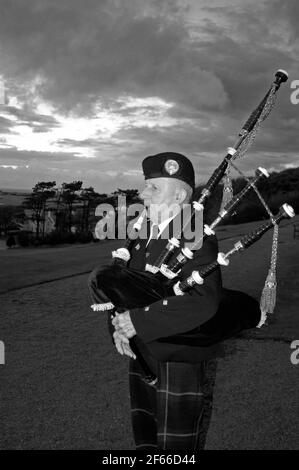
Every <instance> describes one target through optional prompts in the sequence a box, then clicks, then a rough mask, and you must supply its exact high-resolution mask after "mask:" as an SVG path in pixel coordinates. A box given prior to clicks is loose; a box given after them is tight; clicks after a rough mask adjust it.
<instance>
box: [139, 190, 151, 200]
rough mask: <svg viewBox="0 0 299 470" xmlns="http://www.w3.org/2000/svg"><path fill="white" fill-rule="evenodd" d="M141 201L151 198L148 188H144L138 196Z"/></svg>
mask: <svg viewBox="0 0 299 470" xmlns="http://www.w3.org/2000/svg"><path fill="white" fill-rule="evenodd" d="M140 197H141V199H150V197H151V191H150V189H149V188H144V190H143V191H142V193H141V194H140Z"/></svg>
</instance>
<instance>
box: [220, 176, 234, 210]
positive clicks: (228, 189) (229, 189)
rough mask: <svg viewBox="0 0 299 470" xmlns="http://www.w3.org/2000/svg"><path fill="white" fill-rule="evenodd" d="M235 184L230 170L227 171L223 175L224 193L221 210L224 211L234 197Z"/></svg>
mask: <svg viewBox="0 0 299 470" xmlns="http://www.w3.org/2000/svg"><path fill="white" fill-rule="evenodd" d="M233 195H234V194H233V185H232V180H231V177H230V176H229V171H227V172H226V173H225V175H224V177H223V195H222V202H221V208H220V211H222V210H223V209H224V208H225V206H226V204H228V203H229V202H230V201H231V200H232V198H233Z"/></svg>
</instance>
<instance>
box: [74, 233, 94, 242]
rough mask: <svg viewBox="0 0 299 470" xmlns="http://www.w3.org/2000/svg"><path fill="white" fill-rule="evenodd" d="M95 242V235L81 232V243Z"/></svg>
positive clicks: (79, 236)
mask: <svg viewBox="0 0 299 470" xmlns="http://www.w3.org/2000/svg"><path fill="white" fill-rule="evenodd" d="M92 241H93V235H92V233H91V232H80V233H79V235H78V242H79V243H90V242H92Z"/></svg>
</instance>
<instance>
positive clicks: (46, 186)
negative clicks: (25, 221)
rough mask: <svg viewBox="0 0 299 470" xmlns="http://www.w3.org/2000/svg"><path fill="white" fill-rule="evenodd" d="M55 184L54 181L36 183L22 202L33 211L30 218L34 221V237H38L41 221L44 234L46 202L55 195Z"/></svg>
mask: <svg viewBox="0 0 299 470" xmlns="http://www.w3.org/2000/svg"><path fill="white" fill-rule="evenodd" d="M55 185H56V182H55V181H48V182H44V181H41V182H39V183H37V184H36V185H35V186H34V188H33V191H32V193H31V194H30V196H28V197H26V198H25V201H24V203H23V204H24V207H27V208H28V209H31V210H32V212H33V216H32V219H33V220H34V221H35V222H36V232H35V236H36V239H39V235H40V228H41V223H42V231H43V232H42V233H43V235H44V228H45V214H46V204H47V200H48V199H50V198H53V197H54V196H55V190H54V187H55Z"/></svg>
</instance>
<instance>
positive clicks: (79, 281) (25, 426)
mask: <svg viewBox="0 0 299 470" xmlns="http://www.w3.org/2000/svg"><path fill="white" fill-rule="evenodd" d="M257 225H259V224H258V223H255V224H244V225H239V226H234V227H221V228H220V230H219V239H220V249H221V251H226V250H228V249H229V248H231V247H232V243H234V242H235V241H236V240H237V239H238V237H239V236H240V235H241V234H244V233H247V232H248V231H249V229H250V227H251V228H252V227H255V226H257ZM270 240H271V234H270V233H269V234H267V235H266V236H265V237H264V238H263V239H262V240H261V241H260V242H258V243H257V244H256V245H254V246H253V247H251V248H250V249H249V250H248V251H246V252H245V253H244V254H240V255H236V256H235V257H234V258H232V259H231V264H230V265H229V266H228V267H227V268H224V269H223V282H224V285H225V286H227V287H232V288H235V289H240V290H244V291H245V292H247V293H249V294H252V295H254V296H256V297H258V296H259V295H260V292H261V290H262V287H263V283H264V280H265V275H266V273H267V270H268V266H269V258H270V244H269V241H270ZM279 241H280V243H279V264H278V285H279V287H278V302H277V308H276V313H275V321H274V322H272V323H271V324H270V325H269V326H268V327H265V328H263V329H261V330H254V331H250V332H248V333H247V334H245V335H243V336H242V337H239V338H237V339H233V340H230V341H227V342H226V350H227V355H226V357H225V358H223V359H220V360H219V361H218V368H217V375H216V383H215V392H214V403H213V412H212V418H211V425H210V428H209V432H208V435H207V444H206V448H208V449H218V448H219V449H252V448H256V449H264V448H267V449H288V448H289V449H295V448H296V449H298V448H299V443H298V438H297V436H298V430H299V413H298V398H297V395H296V393H297V392H296V390H297V383H298V372H299V365H298V366H294V365H292V364H291V363H290V353H291V349H290V342H291V341H292V340H294V339H299V315H298V310H299V308H298V307H299V289H298V283H299V276H298V274H299V240H294V239H293V232H292V224H290V223H285V224H284V227H283V228H282V229H281V231H280V238H279ZM118 245H119V244H118V242H107V243H105V244H104V243H103V244H91V245H75V246H71V247H59V248H58V247H57V248H38V249H12V250H2V251H1V252H0V263H1V273H0V293H1V295H0V302H1V317H0V340H1V341H4V343H5V352H6V357H5V359H6V361H5V362H6V363H5V365H0V376H1V404H2V407H1V409H0V419H1V431H2V432H1V437H0V448H1V449H110V450H113V449H133V448H134V446H133V440H132V435H131V428H130V420H129V397H128V384H127V359H126V358H123V357H121V356H119V355H118V354H117V353H116V352H115V350H114V348H113V346H112V344H111V340H110V338H109V336H108V333H107V329H106V318H105V314H99V313H94V312H93V311H92V310H91V309H90V303H91V301H90V298H89V294H88V290H87V276H88V272H89V271H90V270H91V269H93V267H95V266H96V265H97V264H103V263H105V262H107V261H109V259H110V252H111V250H112V249H115V247H117V246H118ZM48 281H50V282H48Z"/></svg>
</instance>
